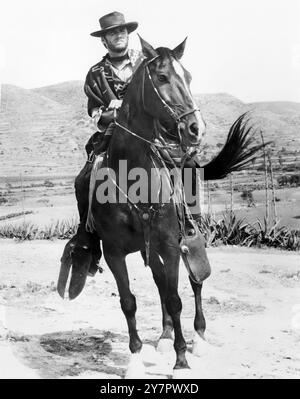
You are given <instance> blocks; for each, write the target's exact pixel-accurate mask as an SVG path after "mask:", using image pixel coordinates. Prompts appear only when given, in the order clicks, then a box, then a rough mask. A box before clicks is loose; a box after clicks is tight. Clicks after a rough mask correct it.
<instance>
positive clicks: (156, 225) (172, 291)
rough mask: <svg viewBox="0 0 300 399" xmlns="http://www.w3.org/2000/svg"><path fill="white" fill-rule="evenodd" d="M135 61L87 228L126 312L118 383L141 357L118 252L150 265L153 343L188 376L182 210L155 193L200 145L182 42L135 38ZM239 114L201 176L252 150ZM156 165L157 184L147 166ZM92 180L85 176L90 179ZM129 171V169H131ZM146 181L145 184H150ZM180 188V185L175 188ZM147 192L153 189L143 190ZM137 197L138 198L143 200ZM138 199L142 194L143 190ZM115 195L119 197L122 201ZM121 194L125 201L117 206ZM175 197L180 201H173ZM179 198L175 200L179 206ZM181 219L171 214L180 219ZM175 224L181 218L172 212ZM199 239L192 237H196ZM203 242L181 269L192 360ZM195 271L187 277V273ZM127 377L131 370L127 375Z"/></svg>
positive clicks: (197, 340)
mask: <svg viewBox="0 0 300 399" xmlns="http://www.w3.org/2000/svg"><path fill="white" fill-rule="evenodd" d="M140 41H141V47H142V52H143V54H144V60H143V62H142V64H141V65H140V66H139V68H138V69H137V71H136V72H135V74H134V76H133V78H132V80H131V82H130V85H129V87H128V89H127V92H126V95H125V97H124V99H123V104H122V107H121V109H120V112H119V114H118V117H117V119H116V121H115V125H116V126H115V130H114V133H113V136H112V138H111V141H110V144H109V147H108V149H107V152H106V154H105V156H104V158H103V160H102V159H101V162H102V163H101V164H100V167H99V169H98V170H97V169H95V165H94V171H96V172H97V173H98V172H101V171H102V172H106V179H105V178H104V174H103V175H101V176H102V177H99V176H100V175H99V174H97V173H96V174H95V175H94V181H93V183H92V180H93V179H92V178H91V186H90V200H91V201H90V209H89V210H90V212H89V219H88V221H87V226H89V228H91V226H92V227H93V228H94V230H95V231H96V233H97V235H98V236H99V237H100V238H101V240H102V248H103V254H104V257H105V260H106V263H107V265H108V267H109V268H110V270H111V272H112V273H113V275H114V278H115V281H116V284H117V287H118V292H119V296H120V305H121V309H122V311H123V313H124V315H125V318H126V321H127V325H128V332H129V349H130V351H131V359H130V362H129V366H128V368H127V373H126V377H128V378H130V377H131V378H132V377H133V378H134V377H135V376H136V372H137V371H138V370H139V371H141V370H144V365H143V363H142V359H141V349H142V341H141V339H140V337H139V334H138V332H137V326H136V318H135V314H136V310H137V306H136V299H135V296H134V295H133V294H132V292H131V290H130V282H129V277H128V273H127V264H126V260H125V258H126V256H127V255H128V254H130V253H134V252H138V251H139V252H140V253H141V256H142V259H143V260H144V263H145V265H148V266H149V267H150V268H151V271H152V275H153V279H154V281H155V284H156V286H157V288H158V292H159V296H160V301H161V309H162V333H161V335H160V338H159V341H158V347H161V348H163V347H165V346H168V345H165V344H168V343H170V342H172V343H173V333H174V349H175V352H176V361H175V365H174V369H173V378H182V377H183V378H185V377H186V375H187V374H188V373H189V371H190V367H189V364H188V362H187V359H186V351H187V345H186V341H185V339H184V337H183V333H182V326H181V311H182V301H181V298H180V296H179V294H178V273H179V261H180V257H181V256H182V255H183V252H184V251H183V248H182V247H181V246H180V236H181V235H182V234H183V235H184V231H182V228H181V226H180V223H179V222H178V218H179V213H180V212H178V210H181V211H182V206H181V205H182V204H179V205H178V204H177V205H176V204H175V201H174V198H173V197H172V199H170V200H169V201H166V200H163V195H162V194H163V191H164V190H165V189H166V187H167V186H168V187H171V191H170V192H172V193H173V192H174V191H176V189H178V187H175V186H176V183H175V184H173V185H172V179H171V178H170V175H169V172H168V171H169V170H170V165H172V166H174V165H175V166H176V165H177V166H178V165H180V170H182V167H183V166H184V165H185V164H186V162H188V160H189V161H190V164H192V166H193V170H195V169H196V168H199V167H200V165H199V163H198V162H196V161H194V158H193V156H192V154H193V153H194V151H193V150H194V148H198V147H199V146H200V143H201V140H202V137H203V135H204V133H205V129H206V125H205V122H204V120H203V118H202V115H201V112H200V110H199V109H198V106H197V105H196V103H195V101H194V99H193V97H192V94H191V91H190V81H191V75H190V73H189V72H188V71H187V70H186V69H185V68H184V67H183V65H182V64H181V62H180V60H181V58H182V56H183V53H184V50H185V44H186V39H185V40H184V41H183V42H182V43H180V44H179V45H178V46H177V47H175V48H174V49H173V50H171V49H169V48H166V47H159V48H157V49H154V48H153V47H152V46H151V45H150V44H149V43H147V42H146V41H145V40H144V39H142V38H141V37H140ZM244 119H245V115H242V116H241V117H240V118H239V119H238V120H237V121H236V122H235V123H234V125H233V126H232V128H231V129H230V132H229V134H228V138H227V141H226V143H225V145H224V147H223V149H222V150H221V152H220V153H219V155H217V156H216V157H215V158H214V159H213V160H212V161H211V162H209V163H208V164H206V165H204V166H203V169H204V177H205V176H206V179H218V178H223V177H224V176H226V175H227V174H228V173H231V172H232V171H234V170H238V169H239V168H241V167H243V166H244V165H245V164H246V163H247V162H248V161H249V160H250V158H251V157H252V156H253V154H254V153H255V152H256V151H257V150H258V148H259V147H260V146H255V147H253V148H252V149H249V148H248V147H249V143H250V140H249V139H248V135H249V130H250V129H246V128H245V125H244V124H243V121H244ZM120 160H123V161H126V165H127V168H128V176H129V175H130V173H131V172H134V171H136V170H137V169H136V168H139V169H142V170H143V171H144V172H145V173H146V175H145V176H146V177H149V178H150V177H151V178H152V179H153V176H154V183H155V187H157V191H156V193H157V197H156V200H155V201H154V200H153V197H152V196H151V194H153V193H152V192H151V190H152V189H151V187H147V190H146V191H147V193H148V195H146V197H147V198H146V199H145V198H141V196H140V197H139V196H138V195H136V196H137V197H138V200H137V201H134V200H133V194H134V193H135V194H137V193H136V191H137V190H135V189H134V185H135V184H136V182H134V181H133V179H132V176H131V179H130V178H128V180H127V182H126V184H128V190H127V191H126V190H124V189H123V188H122V185H121V175H122V173H123V172H124V171H123V170H122V167H120ZM160 168H163V169H164V170H165V171H166V178H165V179H163V178H162V175H161V174H157V173H153V170H155V171H157V170H158V169H160ZM92 174H93V173H92ZM133 174H134V173H133ZM149 180H151V179H149ZM104 183H106V192H107V191H109V190H110V189H113V188H114V189H115V190H112V194H111V197H110V201H106V202H105V201H101V198H99V190H100V191H101V192H102V195H103V193H104V192H105V190H104V189H103V184H104ZM181 189H182V187H181V186H180V187H179V191H180V192H181ZM172 190H173V191H172ZM152 191H153V190H152ZM147 193H146V194H147ZM144 194H145V193H144ZM121 197H122V198H123V200H122V201H121ZM124 198H125V201H124ZM179 198H181V200H182V201H183V197H180V196H179ZM179 202H180V201H179ZM179 219H180V218H179ZM181 221H182V213H181ZM199 234H200V233H199ZM203 241H204V240H203V239H202V241H201V242H200V247H199V248H200V249H199V251H200V252H201V256H200V260H201V261H200V262H199V264H198V266H197V270H196V271H195V270H194V272H193V271H192V270H189V281H190V284H191V287H192V290H193V292H194V296H195V318H194V329H195V332H194V334H195V337H194V342H193V353H194V354H195V355H199V354H200V351H201V346H202V344H203V343H204V342H205V335H204V333H205V329H206V322H205V317H204V315H203V310H202V303H201V290H202V284H203V281H204V280H205V279H206V278H207V277H208V276H209V274H210V265H209V261H208V258H207V255H206V249H205V245H204V243H203ZM70 267H71V265H70V263H69V264H66V262H65V261H62V265H61V270H60V276H59V281H58V292H59V294H60V295H61V296H62V297H64V293H65V289H66V281H67V276H68V274H69V270H70ZM77 267H79V269H78V268H77V269H76V268H74V265H73V267H72V276H71V280H70V285H69V297H70V298H71V299H72V298H74V297H76V296H77V295H78V294H79V293H80V292H81V290H82V288H83V286H84V284H85V279H86V276H87V273H88V267H87V266H86V264H85V265H82V267H81V269H80V265H79V266H78V265H77ZM195 275H196V276H195ZM132 373H133V374H132Z"/></svg>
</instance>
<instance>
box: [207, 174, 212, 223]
mask: <svg viewBox="0 0 300 399" xmlns="http://www.w3.org/2000/svg"><path fill="white" fill-rule="evenodd" d="M207 211H208V214H209V216H211V197H210V185H209V180H207Z"/></svg>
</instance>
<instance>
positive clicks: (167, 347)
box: [156, 338, 174, 353]
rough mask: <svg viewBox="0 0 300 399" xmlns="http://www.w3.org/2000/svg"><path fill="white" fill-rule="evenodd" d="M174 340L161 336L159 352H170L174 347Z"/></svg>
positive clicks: (158, 345)
mask: <svg viewBox="0 0 300 399" xmlns="http://www.w3.org/2000/svg"><path fill="white" fill-rule="evenodd" d="M173 345H174V344H173V340H172V339H170V338H161V339H160V340H159V341H158V344H157V348H156V350H157V352H159V353H168V352H171V351H172V350H173V349H174V346H173Z"/></svg>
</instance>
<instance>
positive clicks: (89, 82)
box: [84, 69, 122, 131]
mask: <svg viewBox="0 0 300 399" xmlns="http://www.w3.org/2000/svg"><path fill="white" fill-rule="evenodd" d="M96 72H97V70H96V71H92V69H91V70H90V71H89V72H88V74H87V77H86V80H85V85H84V91H85V94H86V95H87V97H88V104H87V110H88V114H89V116H90V117H91V118H92V119H93V121H94V124H95V126H96V128H97V129H99V130H100V131H103V130H105V129H106V128H107V126H108V125H109V124H110V123H111V122H112V121H113V120H114V117H115V111H114V110H115V109H116V110H118V109H119V108H120V106H121V105H122V101H121V100H117V99H115V100H112V101H110V102H109V103H108V102H107V98H106V97H105V96H104V95H103V93H104V92H105V90H103V89H105V88H102V87H101V80H100V79H98V78H97V74H96Z"/></svg>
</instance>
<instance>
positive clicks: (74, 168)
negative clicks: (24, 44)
mask: <svg viewBox="0 0 300 399" xmlns="http://www.w3.org/2000/svg"><path fill="white" fill-rule="evenodd" d="M195 99H196V101H197V103H198V104H199V107H200V109H201V112H202V114H203V117H204V119H205V120H206V122H207V134H206V137H205V140H204V148H205V151H204V153H203V159H204V160H205V159H210V158H211V156H212V155H213V154H215V153H216V152H217V151H218V150H219V149H220V148H221V147H222V145H223V144H224V142H225V140H226V136H227V133H228V130H229V128H230V126H231V125H232V123H233V122H234V121H235V120H236V118H237V117H238V116H240V115H241V114H242V113H243V112H245V111H248V110H252V112H251V123H252V124H253V125H254V126H256V127H258V128H259V129H261V130H262V131H263V132H264V136H265V139H266V140H273V144H272V145H271V147H270V149H271V153H272V159H273V162H274V167H275V170H276V173H280V171H281V170H282V167H286V168H287V169H288V168H289V167H292V169H293V168H294V167H296V168H300V145H299V144H300V104H299V103H292V102H261V103H251V104H246V103H243V102H242V101H240V100H239V99H237V98H235V97H233V96H231V95H229V94H226V93H219V94H202V95H195ZM259 129H258V133H257V137H256V138H257V140H260V135H259ZM93 132H94V127H93V125H92V124H91V121H90V118H89V117H88V115H87V113H86V97H85V94H84V92H83V82H82V81H70V82H64V83H59V84H56V85H52V86H46V87H40V88H36V89H30V90H29V89H22V88H20V87H16V86H13V85H6V84H4V85H2V88H1V110H0V158H1V164H0V178H1V180H2V181H3V179H6V178H10V177H13V176H20V175H22V176H23V177H24V178H26V176H28V177H29V176H30V177H32V176H53V177H55V176H74V175H76V174H77V172H78V171H79V170H80V168H81V166H82V165H83V164H84V161H85V151H84V145H85V143H86V141H87V140H88V138H89V137H90V135H91V134H92V133H93ZM260 162H261V161H257V162H256V163H255V164H254V166H253V167H254V169H257V168H259V167H260V166H261V165H260ZM291 165H292V166H291ZM280 168H281V169H280Z"/></svg>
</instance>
